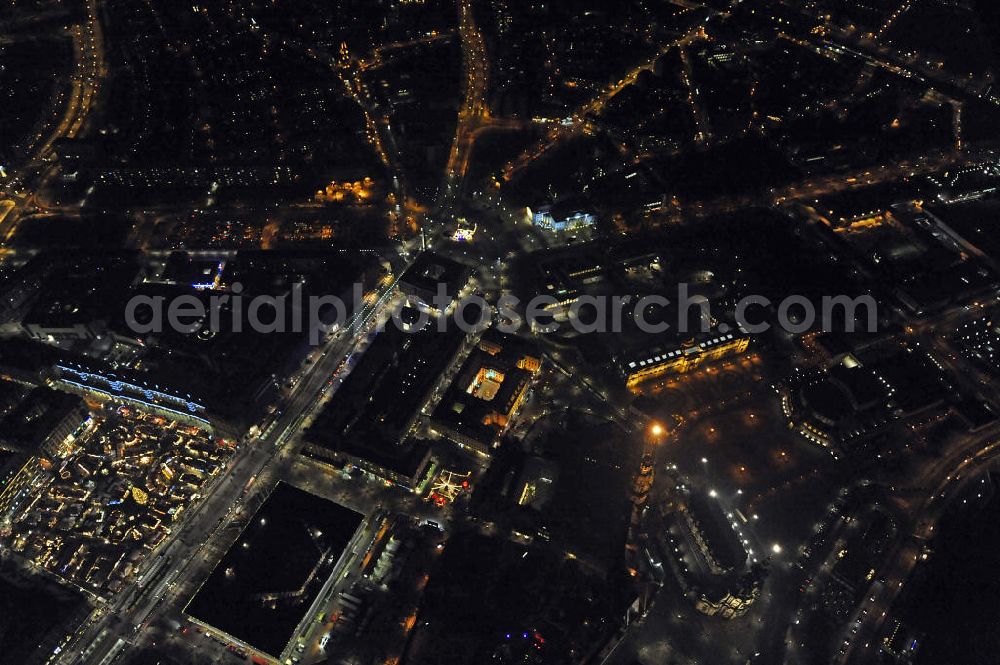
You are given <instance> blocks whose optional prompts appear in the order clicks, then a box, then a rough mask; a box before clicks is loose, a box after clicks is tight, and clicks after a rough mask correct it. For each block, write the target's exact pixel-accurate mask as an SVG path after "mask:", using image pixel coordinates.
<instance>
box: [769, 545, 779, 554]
mask: <svg viewBox="0 0 1000 665" xmlns="http://www.w3.org/2000/svg"><path fill="white" fill-rule="evenodd" d="M771 551H772V552H774V553H775V554H781V545H779V544H778V543H775V544H774V545H771Z"/></svg>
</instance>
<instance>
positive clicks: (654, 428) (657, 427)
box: [649, 423, 663, 436]
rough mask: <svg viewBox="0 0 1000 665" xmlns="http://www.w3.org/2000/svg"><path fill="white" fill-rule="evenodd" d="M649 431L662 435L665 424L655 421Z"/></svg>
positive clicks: (654, 434)
mask: <svg viewBox="0 0 1000 665" xmlns="http://www.w3.org/2000/svg"><path fill="white" fill-rule="evenodd" d="M649 433H650V434H652V435H653V436H660V435H661V434H663V425H661V424H660V423H653V426H652V427H650V428H649Z"/></svg>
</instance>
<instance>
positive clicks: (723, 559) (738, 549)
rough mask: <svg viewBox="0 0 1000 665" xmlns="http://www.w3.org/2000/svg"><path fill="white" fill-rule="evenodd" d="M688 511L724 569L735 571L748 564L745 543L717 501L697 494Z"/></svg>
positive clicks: (691, 498)
mask: <svg viewBox="0 0 1000 665" xmlns="http://www.w3.org/2000/svg"><path fill="white" fill-rule="evenodd" d="M688 510H689V511H690V512H691V516H692V517H693V518H694V520H695V521H696V522H697V523H698V526H699V529H700V531H701V534H702V537H703V538H704V539H705V544H706V545H707V546H708V549H709V550H710V551H711V553H712V556H713V557H714V558H715V560H716V561H718V562H719V565H720V566H721V567H722V568H726V569H734V568H740V567H741V566H743V565H744V564H746V561H747V551H746V549H745V548H744V547H743V542H742V541H741V540H740V539H739V536H738V535H737V534H736V531H734V530H733V527H732V525H731V523H730V521H729V519H727V518H726V515H725V513H723V512H722V506H720V505H719V503H718V502H717V501H715V500H713V499H711V498H709V497H707V496H705V495H704V494H701V493H700V492H695V493H693V494H692V495H691V497H690V499H689V500H688Z"/></svg>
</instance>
